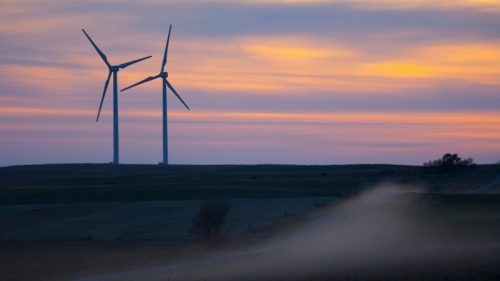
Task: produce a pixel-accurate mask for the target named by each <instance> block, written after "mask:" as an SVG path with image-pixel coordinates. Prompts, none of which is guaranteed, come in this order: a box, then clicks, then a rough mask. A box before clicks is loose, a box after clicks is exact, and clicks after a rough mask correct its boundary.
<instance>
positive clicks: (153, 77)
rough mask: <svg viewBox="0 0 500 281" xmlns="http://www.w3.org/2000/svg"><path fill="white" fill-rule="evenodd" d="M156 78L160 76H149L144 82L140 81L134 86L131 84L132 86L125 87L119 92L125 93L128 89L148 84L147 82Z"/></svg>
mask: <svg viewBox="0 0 500 281" xmlns="http://www.w3.org/2000/svg"><path fill="white" fill-rule="evenodd" d="M158 77H160V75H156V76H149V77H148V78H146V79H144V80H141V81H139V82H137V83H135V84H132V85H130V86H128V87H126V88H123V89H121V90H120V92H123V91H126V90H128V89H130V88H133V87H135V86H138V85H141V84H143V83H146V82H148V81H151V80H155V79H156V78H158Z"/></svg>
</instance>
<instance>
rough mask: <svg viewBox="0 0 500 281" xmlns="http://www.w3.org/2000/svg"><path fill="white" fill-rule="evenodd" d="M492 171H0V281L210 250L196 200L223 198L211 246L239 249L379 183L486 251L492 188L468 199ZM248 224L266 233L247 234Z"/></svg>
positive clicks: (498, 217) (495, 225) (76, 167)
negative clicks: (199, 230)
mask: <svg viewBox="0 0 500 281" xmlns="http://www.w3.org/2000/svg"><path fill="white" fill-rule="evenodd" d="M499 174H500V165H479V166H478V167H477V168H476V169H475V170H473V171H470V172H466V173H459V174H440V173H436V172H434V171H429V170H428V169H424V168H423V167H416V166H396V165H339V166H294V165H255V166H251V165H249V166H238V165H215V166H210V165H206V166H196V165H189V166H184V165H172V166H169V167H162V166H157V165H119V166H115V165H107V164H64V165H62V164H61V165H30V166H12V167H1V168H0V260H2V262H1V263H0V280H9V281H14V280H16V281H21V280H35V279H36V280H68V279H71V278H73V277H81V276H91V275H94V274H101V273H106V272H114V271H121V270H130V269H135V268H142V267H145V266H156V265H161V264H164V263H168V262H173V261H179V260H183V259H190V258H193V257H200V256H203V255H206V254H209V253H214V252H219V251H220V249H218V250H217V249H215V250H214V249H209V248H207V247H205V246H203V245H200V244H196V243H193V241H192V240H191V239H192V237H190V236H189V227H190V222H191V219H192V217H193V216H194V215H195V213H196V210H197V209H198V208H199V205H200V202H201V201H202V200H206V199H210V198H218V199H227V200H229V201H230V202H231V204H232V209H231V212H230V214H229V221H228V227H227V233H229V234H231V235H229V236H228V237H229V238H231V239H229V240H228V242H227V243H226V244H223V245H221V247H222V248H224V249H227V248H238V247H240V246H241V245H242V244H243V245H246V244H249V243H250V244H252V243H256V242H258V241H260V240H261V239H262V238H265V237H268V238H270V239H274V238H272V237H273V235H275V234H276V233H274V232H273V231H274V230H275V228H273V225H281V226H283V225H285V226H286V225H287V220H288V219H286V218H285V216H284V214H298V221H300V220H301V215H306V214H308V213H311V212H314V211H315V209H316V208H315V203H316V202H319V203H333V204H335V203H336V202H342V201H344V200H346V199H348V198H351V197H353V196H354V195H356V194H359V193H361V192H362V191H364V190H367V189H370V188H372V187H374V186H377V185H383V184H387V183H392V184H398V185H401V186H403V189H404V188H408V190H411V189H412V188H413V187H415V186H418V187H422V188H423V190H426V191H428V192H427V193H426V194H425V195H424V196H421V197H420V199H419V200H420V201H419V202H420V203H421V204H420V203H419V204H420V205H421V206H422V208H418V210H416V212H417V213H418V217H419V218H420V219H422V220H423V221H431V220H432V221H439V222H442V223H440V224H439V225H440V227H441V226H442V227H443V229H445V230H446V231H449V230H450V229H451V230H452V233H453V237H454V238H456V239H461V237H464V239H469V240H470V239H474V241H480V242H481V243H497V242H498V241H499V240H498V238H497V237H500V194H498V195H497V194H495V193H496V192H498V190H499V189H500V186H498V185H493V186H492V188H491V189H490V190H489V191H488V194H483V193H481V194H477V193H476V192H475V191H476V190H477V189H479V188H480V187H482V186H485V185H487V184H489V183H491V182H492V181H493V180H494V179H495V178H496V177H497V176H498V175H499ZM499 193H500V192H499ZM292 224H293V225H294V226H293V227H292V228H291V229H293V228H297V227H300V225H299V226H298V225H296V224H295V223H293V222H292ZM250 228H252V229H254V230H255V229H257V230H259V229H262V230H266V229H268V230H273V231H270V232H269V233H268V234H265V235H262V234H258V236H255V237H253V236H251V235H250V236H249V235H248V234H249V232H248V231H247V230H248V229H250ZM273 233H274V234H273ZM279 235H283V233H281V232H280V234H279ZM280 237H281V236H280ZM496 254H497V253H493V254H492V255H494V256H495V255H496ZM498 256H499V257H500V254H499V255H498ZM495 257H497V256H495ZM476 262H478V263H479V264H481V261H480V260H479V261H476ZM493 268H494V267H493ZM486 270H487V271H488V274H493V275H494V276H500V275H498V274H497V273H499V272H497V271H495V270H492V267H491V266H489V265H488V266H487V269H486ZM410 277H411V276H410ZM405 280H408V278H407V279H405ZM415 280H416V279H415ZM485 280H488V279H485ZM492 280H494V279H492Z"/></svg>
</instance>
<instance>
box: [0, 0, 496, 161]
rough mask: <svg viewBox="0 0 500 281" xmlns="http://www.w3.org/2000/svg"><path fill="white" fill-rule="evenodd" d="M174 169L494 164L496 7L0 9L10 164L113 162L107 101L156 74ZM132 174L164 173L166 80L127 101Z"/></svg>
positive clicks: (465, 2) (348, 4)
mask: <svg viewBox="0 0 500 281" xmlns="http://www.w3.org/2000/svg"><path fill="white" fill-rule="evenodd" d="M169 24H173V30H172V37H171V44H170V51H169V63H168V66H167V69H168V71H169V74H170V75H169V79H170V82H172V84H173V85H174V87H175V88H176V89H177V90H178V91H179V93H180V94H181V96H182V97H183V98H184V100H185V101H186V102H187V103H188V105H189V106H190V107H191V109H192V110H191V111H187V110H185V108H184V107H183V106H182V104H181V103H180V102H179V101H178V100H177V99H175V97H174V96H173V95H170V96H169V121H170V122H169V134H170V160H171V163H173V164H239V163H244V164H256V163H283V164H351V163H394V164H422V163H423V162H425V161H427V160H430V159H435V158H438V157H440V156H441V155H442V154H443V153H445V152H454V153H459V154H460V155H462V156H464V157H473V158H474V159H475V160H476V162H478V163H495V162H497V161H500V0H498V1H496V0H442V1H436V0H414V1H412V0H332V1H328V0H325V1H301V0H291V1H286V0H282V1H226V0H220V1H202V0H198V1H160V0H146V1H140V3H139V1H137V2H132V1H102V2H101V1H55V0H48V1H36V0H33V1H10V0H7V1H6V0H3V1H0V120H1V122H0V166H5V165H17V164H35V163H62V162H64V163H77V162H109V161H111V160H112V115H111V113H112V99H111V97H112V92H111V88H110V89H109V91H108V95H107V97H106V101H105V103H104V107H103V114H102V116H101V117H102V120H101V121H100V122H99V123H96V122H95V117H96V114H97V109H98V105H99V100H100V96H101V94H102V89H103V85H104V81H105V79H106V76H107V68H106V66H105V64H104V63H103V62H102V61H101V59H100V58H99V56H98V54H97V53H96V52H95V50H94V49H93V48H92V46H91V45H90V43H89V42H88V41H87V39H86V38H85V37H84V35H83V33H82V32H81V28H85V29H86V31H87V32H88V33H89V34H90V36H92V38H93V39H94V41H95V42H96V43H97V45H98V46H99V47H100V48H101V49H102V50H103V51H104V52H105V53H106V55H107V57H108V59H109V60H110V62H111V63H113V64H119V63H123V62H126V61H129V60H132V59H136V58H140V57H143V56H146V55H152V56H153V58H151V59H149V60H147V61H144V62H141V63H139V64H136V65H133V66H131V67H129V68H127V69H125V70H122V71H120V72H119V79H118V80H119V88H124V87H126V86H128V85H130V84H132V83H134V82H137V81H138V80H140V79H143V78H145V77H147V76H150V75H153V74H157V73H158V71H159V69H160V64H161V59H162V55H163V48H164V44H165V39H166V34H167V32H168V26H169ZM119 103H120V158H121V161H122V162H123V163H158V162H159V161H161V155H162V154H161V153H162V150H161V80H155V81H154V82H150V83H148V84H145V85H141V86H140V87H137V88H134V89H131V90H129V91H126V92H123V93H120V100H119Z"/></svg>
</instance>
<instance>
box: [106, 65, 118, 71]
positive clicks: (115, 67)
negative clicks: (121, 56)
mask: <svg viewBox="0 0 500 281" xmlns="http://www.w3.org/2000/svg"><path fill="white" fill-rule="evenodd" d="M109 71H111V72H118V71H120V66H118V65H112V66H110V67H109Z"/></svg>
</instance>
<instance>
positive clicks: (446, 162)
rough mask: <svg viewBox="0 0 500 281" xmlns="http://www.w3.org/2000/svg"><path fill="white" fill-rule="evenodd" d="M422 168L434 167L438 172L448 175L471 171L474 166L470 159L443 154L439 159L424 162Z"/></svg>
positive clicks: (455, 154)
mask: <svg viewBox="0 0 500 281" xmlns="http://www.w3.org/2000/svg"><path fill="white" fill-rule="evenodd" d="M424 167H435V168H438V169H439V171H440V172H443V173H449V172H458V171H464V170H466V169H473V168H475V167H476V164H475V163H474V159H472V158H466V159H462V158H460V157H459V156H458V154H457V153H454V154H452V153H445V154H444V155H443V157H441V158H440V159H436V160H431V161H428V162H425V163H424Z"/></svg>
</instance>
